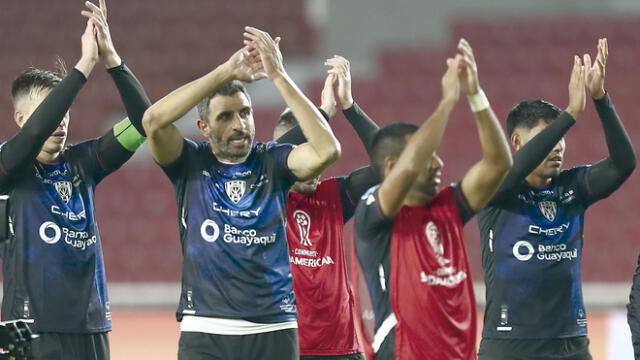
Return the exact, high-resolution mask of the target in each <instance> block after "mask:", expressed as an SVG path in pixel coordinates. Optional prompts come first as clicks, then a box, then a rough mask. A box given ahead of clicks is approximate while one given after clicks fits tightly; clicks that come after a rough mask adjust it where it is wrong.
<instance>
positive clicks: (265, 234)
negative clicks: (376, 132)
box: [143, 27, 340, 360]
mask: <svg viewBox="0 0 640 360" xmlns="http://www.w3.org/2000/svg"><path fill="white" fill-rule="evenodd" d="M244 36H245V43H246V44H247V45H246V46H245V48H243V49H240V50H239V51H237V52H236V53H235V54H233V55H232V56H231V57H230V58H229V60H227V61H226V62H225V63H223V64H222V65H219V66H218V67H216V68H215V69H214V70H213V71H211V72H210V73H208V74H207V75H205V76H203V77H201V78H199V79H197V80H195V81H193V82H191V83H189V84H187V85H184V86H182V87H180V88H179V89H177V90H175V91H174V92H172V93H170V94H169V95H167V96H166V97H165V98H163V99H161V100H160V101H158V102H157V103H156V104H154V105H153V106H151V107H150V108H149V110H147V112H146V113H145V116H144V120H143V124H144V126H145V129H146V131H147V134H149V145H150V148H151V153H152V155H153V158H154V159H155V161H156V162H157V163H158V164H159V165H160V166H161V167H162V169H163V170H164V172H165V173H166V174H167V176H168V177H169V179H170V180H171V182H172V183H173V185H174V188H175V190H176V199H177V202H178V208H179V218H180V221H179V223H180V233H181V243H182V251H183V255H184V265H183V275H182V296H181V298H180V304H179V307H178V311H177V318H178V320H179V321H181V325H180V329H181V332H182V333H181V336H180V345H179V354H178V357H179V359H243V360H246V359H279V360H282V359H285V360H286V359H297V358H298V357H299V349H298V337H297V330H296V327H297V324H296V303H295V297H294V293H293V281H292V277H291V269H290V266H289V257H288V253H287V240H286V229H285V219H286V212H285V210H286V200H287V194H288V192H289V188H290V187H291V185H292V184H293V183H294V182H295V181H306V180H309V179H313V178H315V177H316V176H318V174H320V173H321V172H322V171H323V170H324V169H325V168H326V167H327V166H329V165H330V164H331V163H333V162H334V161H335V160H336V159H337V158H338V156H339V154H340V144H339V143H338V141H337V140H336V138H335V137H334V135H333V133H332V132H331V130H330V128H329V126H328V124H327V122H326V121H325V120H324V119H323V117H322V115H321V114H320V112H319V111H318V110H317V109H316V108H315V106H313V104H312V103H311V102H310V101H309V100H308V99H307V98H306V97H305V96H304V95H303V94H302V92H301V91H300V90H299V89H298V88H297V87H296V85H295V84H294V83H293V81H292V80H291V78H290V77H289V76H288V75H287V73H286V71H285V69H284V67H283V64H282V55H281V53H280V50H279V46H278V43H279V38H276V39H275V40H274V39H272V38H271V36H270V35H269V34H267V33H266V32H263V31H261V30H258V29H255V28H252V27H246V28H245V34H244ZM261 68H263V69H264V71H265V72H259V70H260V69H261ZM264 77H268V78H269V79H271V81H273V83H274V85H275V86H276V88H277V89H278V91H279V92H280V95H282V97H283V98H284V100H285V102H286V103H287V105H288V106H289V108H291V110H292V111H293V113H294V114H295V116H296V118H297V119H298V120H299V121H300V126H301V127H302V130H303V131H304V133H305V134H306V135H307V137H308V139H309V141H308V142H307V143H305V144H302V145H300V146H298V147H295V148H294V147H293V146H292V145H288V144H286V145H279V144H277V143H274V142H270V143H259V142H254V135H255V126H254V120H253V111H252V108H251V100H250V97H249V94H248V93H247V90H246V89H245V87H244V86H243V85H242V83H241V82H240V81H244V82H251V81H254V80H258V79H261V78H264ZM238 80H239V81H238ZM196 105H197V106H198V113H199V115H200V119H199V120H198V121H197V125H198V128H199V129H200V131H201V132H202V134H203V135H204V136H205V137H206V138H207V140H208V141H207V142H194V141H191V140H185V139H184V138H183V137H182V135H181V134H180V132H179V131H178V129H177V128H176V127H175V125H173V122H174V121H176V120H177V119H178V118H180V117H181V116H182V115H184V114H185V113H186V112H187V111H189V109H191V108H192V107H194V106H196Z"/></svg>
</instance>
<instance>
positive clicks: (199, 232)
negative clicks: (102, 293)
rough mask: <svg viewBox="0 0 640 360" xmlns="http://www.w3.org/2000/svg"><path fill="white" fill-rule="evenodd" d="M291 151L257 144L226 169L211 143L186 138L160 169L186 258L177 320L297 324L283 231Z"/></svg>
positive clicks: (290, 182) (288, 146)
mask: <svg viewBox="0 0 640 360" xmlns="http://www.w3.org/2000/svg"><path fill="white" fill-rule="evenodd" d="M292 149H293V146H292V145H278V144H276V143H274V142H270V143H266V144H264V143H255V144H254V145H253V147H252V150H251V154H250V155H249V157H248V158H247V160H245V162H243V163H241V164H236V165H227V164H223V163H220V162H219V161H218V160H217V159H216V157H215V156H214V155H213V153H212V151H211V147H210V145H209V143H207V142H199V143H196V142H193V141H190V140H185V142H184V148H183V152H182V155H181V156H180V158H179V159H178V160H176V162H174V163H173V164H171V165H169V166H167V167H164V171H165V172H166V174H167V175H168V176H169V178H170V179H171V182H172V183H173V186H174V188H175V191H176V199H177V202H178V213H179V214H178V217H179V226H180V240H181V243H182V253H183V256H184V262H183V272H182V294H181V297H180V304H179V307H178V312H177V318H178V320H181V319H182V316H183V315H194V316H204V317H216V318H230V319H244V320H248V321H253V322H258V323H278V322H285V321H293V320H295V319H296V305H295V298H294V295H293V281H292V277H291V269H290V267H289V256H288V249H287V238H286V226H285V222H286V213H285V210H286V203H287V194H288V191H289V188H290V187H291V185H292V184H293V182H294V181H295V177H294V176H293V174H292V173H291V172H290V171H289V169H288V167H287V158H288V156H289V153H290V152H291V150H292Z"/></svg>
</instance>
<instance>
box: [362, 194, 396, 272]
mask: <svg viewBox="0 0 640 360" xmlns="http://www.w3.org/2000/svg"><path fill="white" fill-rule="evenodd" d="M379 188H380V187H379V186H376V187H373V188H371V189H369V191H367V192H366V193H365V194H364V195H363V196H362V198H361V199H360V202H359V203H358V207H357V208H356V213H355V238H356V251H357V252H358V258H359V259H361V261H365V262H370V264H371V265H373V264H380V263H382V260H383V257H384V254H385V252H387V251H389V249H390V244H391V232H392V230H393V218H388V217H387V216H385V215H384V213H383V212H382V209H381V208H380V201H379V199H378V189H379ZM363 265H366V264H363Z"/></svg>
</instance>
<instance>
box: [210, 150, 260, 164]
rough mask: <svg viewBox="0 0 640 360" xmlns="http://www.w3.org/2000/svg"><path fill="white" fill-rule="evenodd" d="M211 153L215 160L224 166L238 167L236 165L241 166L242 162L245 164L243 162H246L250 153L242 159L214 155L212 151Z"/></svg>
mask: <svg viewBox="0 0 640 360" xmlns="http://www.w3.org/2000/svg"><path fill="white" fill-rule="evenodd" d="M212 152H213V156H215V157H216V159H218V161H219V162H221V163H223V164H226V165H238V164H242V163H243V162H245V160H247V158H248V157H249V154H250V153H251V152H249V153H248V154H247V155H244V156H242V157H235V156H232V157H228V156H224V155H222V154H216V153H215V152H214V151H212Z"/></svg>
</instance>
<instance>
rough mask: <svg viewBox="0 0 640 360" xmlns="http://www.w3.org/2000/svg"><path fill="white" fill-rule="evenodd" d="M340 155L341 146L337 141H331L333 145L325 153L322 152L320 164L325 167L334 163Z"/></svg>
mask: <svg viewBox="0 0 640 360" xmlns="http://www.w3.org/2000/svg"><path fill="white" fill-rule="evenodd" d="M340 155H342V146H341V145H340V143H339V142H338V140H334V141H333V145H332V146H330V147H328V148H327V149H326V151H324V152H323V154H322V158H321V162H322V163H323V164H324V165H325V166H329V165H331V164H333V163H334V162H336V161H337V160H338V159H339V158H340Z"/></svg>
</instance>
